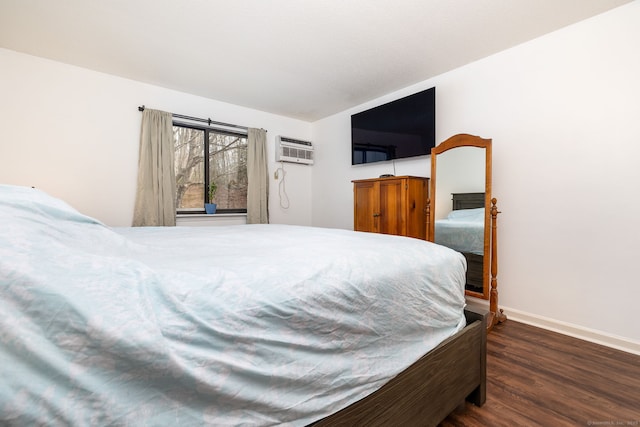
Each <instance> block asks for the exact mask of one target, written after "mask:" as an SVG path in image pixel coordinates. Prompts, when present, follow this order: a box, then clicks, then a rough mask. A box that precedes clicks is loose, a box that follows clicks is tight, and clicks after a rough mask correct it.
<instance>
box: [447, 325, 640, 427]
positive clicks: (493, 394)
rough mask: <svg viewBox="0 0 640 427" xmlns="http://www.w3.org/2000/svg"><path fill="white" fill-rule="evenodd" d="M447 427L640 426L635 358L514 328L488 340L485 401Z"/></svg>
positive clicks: (639, 372)
mask: <svg viewBox="0 0 640 427" xmlns="http://www.w3.org/2000/svg"><path fill="white" fill-rule="evenodd" d="M440 425H441V427H452V426H474V427H475V426H492V427H493V426H510V427H511V426H545V427H546V426H554V427H555V426H640V356H637V355H633V354H629V353H625V352H622V351H618V350H614V349H611V348H609V347H604V346H601V345H598V344H593V343H590V342H587V341H582V340H579V339H576V338H572V337H568V336H565V335H561V334H558V333H554V332H550V331H547V330H544V329H540V328H535V327H532V326H529V325H525V324H522V323H517V322H514V321H512V320H508V321H507V322H505V323H503V324H500V325H498V326H496V327H495V328H494V330H493V331H492V332H491V333H490V334H489V335H488V339H487V401H486V403H485V404H484V406H483V407H481V408H478V407H476V406H474V405H472V404H470V403H465V405H464V406H460V407H459V408H458V409H457V410H456V411H455V412H454V413H452V414H451V415H449V417H448V418H447V419H446V420H445V421H444V422H442V423H441V424H440Z"/></svg>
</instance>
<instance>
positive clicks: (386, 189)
mask: <svg viewBox="0 0 640 427" xmlns="http://www.w3.org/2000/svg"><path fill="white" fill-rule="evenodd" d="M352 182H353V202H354V207H353V225H354V227H353V228H354V230H356V231H369V232H373V233H383V234H396V235H399V236H408V237H416V238H418V239H426V238H427V229H426V223H427V214H426V212H427V209H426V208H427V200H428V197H429V178H424V177H417V176H394V177H387V178H372V179H359V180H355V181H352Z"/></svg>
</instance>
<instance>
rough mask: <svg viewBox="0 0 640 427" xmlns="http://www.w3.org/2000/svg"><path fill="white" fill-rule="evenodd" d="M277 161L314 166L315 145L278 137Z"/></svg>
mask: <svg viewBox="0 0 640 427" xmlns="http://www.w3.org/2000/svg"><path fill="white" fill-rule="evenodd" d="M276 161H277V162H289V163H300V164H304V165H312V164H313V144H312V143H311V142H309V141H301V140H299V139H293V138H287V137H286V136H278V137H276Z"/></svg>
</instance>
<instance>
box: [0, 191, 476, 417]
mask: <svg viewBox="0 0 640 427" xmlns="http://www.w3.org/2000/svg"><path fill="white" fill-rule="evenodd" d="M0 224H3V225H2V228H1V230H2V232H1V233H0V305H1V307H2V312H3V315H2V317H1V319H0V377H2V381H1V382H0V424H3V425H33V424H47V425H181V426H185V425H194V426H196V425H198V426H199V425H252V426H254V425H293V426H297V425H307V424H309V423H311V422H313V421H315V420H318V419H320V418H323V417H325V416H326V415H329V414H331V413H333V412H336V411H337V410H339V409H341V408H343V407H345V406H347V405H349V404H351V403H353V402H355V401H357V400H360V399H361V398H363V397H365V396H367V395H368V394H370V393H372V392H373V391H375V390H377V389H378V388H380V387H381V386H382V385H383V384H385V383H386V382H387V381H389V380H390V379H391V378H393V377H394V376H395V375H397V374H398V373H399V372H401V371H402V370H403V369H405V368H406V367H407V366H409V365H410V364H411V363H413V362H414V361H416V360H417V359H418V358H419V357H420V356H421V355H423V354H424V353H426V352H428V351H429V350H430V349H431V348H433V347H435V346H436V345H437V344H438V343H439V342H441V341H442V340H443V339H445V338H447V337H449V336H451V335H453V334H454V333H455V332H457V331H458V330H460V329H462V327H463V326H464V315H463V308H464V282H465V261H464V258H463V257H462V256H461V255H460V254H459V253H457V252H455V251H453V250H450V249H448V248H445V247H442V246H440V245H436V244H433V243H430V242H425V241H422V240H418V239H411V238H406V237H399V236H388V235H380V234H371V233H360V232H353V231H347V230H337V229H326V228H312V227H300V226H285V225H244V226H230V227H194V228H189V227H164V228H161V227H147V228H110V227H107V226H105V225H104V224H102V223H100V222H99V221H97V220H95V219H93V218H90V217H87V216H85V215H82V214H81V213H79V212H77V211H76V210H74V209H73V208H71V207H70V206H68V205H67V204H66V203H64V202H62V201H60V200H58V199H55V198H52V197H50V196H48V195H46V194H45V193H43V192H41V191H39V190H34V189H30V188H24V187H14V186H0Z"/></svg>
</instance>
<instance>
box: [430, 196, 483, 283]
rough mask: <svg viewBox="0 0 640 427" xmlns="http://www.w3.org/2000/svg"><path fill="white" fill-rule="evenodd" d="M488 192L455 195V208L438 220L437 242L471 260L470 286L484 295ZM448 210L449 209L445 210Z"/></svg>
mask: <svg viewBox="0 0 640 427" xmlns="http://www.w3.org/2000/svg"><path fill="white" fill-rule="evenodd" d="M484 196H485V194H484V192H482V193H453V194H451V198H452V203H451V211H449V212H448V213H447V215H446V217H445V218H443V219H437V220H436V222H435V233H434V241H435V243H438V244H441V245H444V246H447V247H449V248H451V249H455V250H456V251H458V252H461V253H462V254H463V255H464V257H465V259H466V260H467V284H466V289H467V290H468V291H471V292H476V293H480V294H482V293H483V292H484V286H483V284H484V280H483V276H482V270H483V265H484V264H483V262H484V219H485V208H484V199H485V197H484ZM441 210H442V211H445V209H441Z"/></svg>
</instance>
